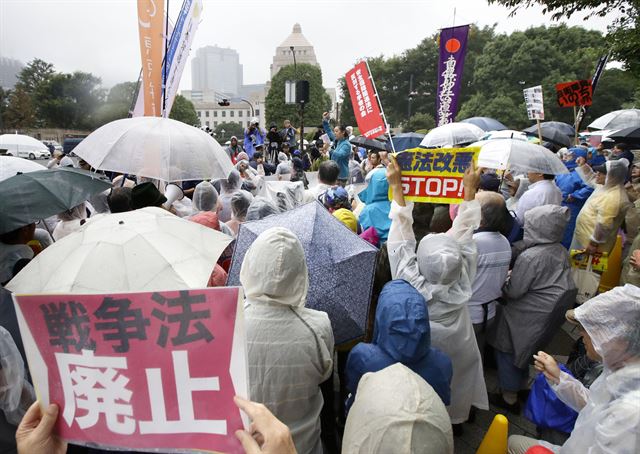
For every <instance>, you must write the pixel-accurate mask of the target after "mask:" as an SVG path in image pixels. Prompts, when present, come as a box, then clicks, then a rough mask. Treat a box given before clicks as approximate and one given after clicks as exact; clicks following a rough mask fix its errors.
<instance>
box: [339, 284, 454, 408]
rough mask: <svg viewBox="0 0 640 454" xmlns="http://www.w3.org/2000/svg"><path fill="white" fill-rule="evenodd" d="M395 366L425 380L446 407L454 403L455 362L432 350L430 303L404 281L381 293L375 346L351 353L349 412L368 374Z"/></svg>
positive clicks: (364, 344)
mask: <svg viewBox="0 0 640 454" xmlns="http://www.w3.org/2000/svg"><path fill="white" fill-rule="evenodd" d="M395 363H402V364H404V365H405V366H407V367H408V368H409V369H411V370H412V371H414V372H415V373H416V374H418V375H420V376H421V377H422V378H423V379H425V380H426V381H427V383H429V384H430V385H431V386H432V387H433V389H434V390H435V391H436V393H438V396H439V397H440V399H442V402H444V404H445V405H449V404H450V403H451V389H450V387H449V386H450V384H451V376H452V374H453V368H452V366H451V360H450V359H449V357H448V356H447V355H446V354H444V353H442V352H441V351H440V350H438V349H436V348H432V347H431V330H430V328H429V314H428V310H427V304H426V302H425V300H424V297H423V296H422V295H421V294H420V292H418V291H417V290H416V289H415V288H413V287H412V286H411V284H409V283H408V282H406V281H403V280H395V281H391V282H389V283H387V284H386V285H385V286H384V287H383V289H382V292H381V293H380V296H379V298H378V306H377V308H376V319H375V326H374V331H373V341H372V343H370V344H366V343H359V344H358V345H356V346H355V347H354V348H353V350H351V353H349V358H348V359H347V369H346V376H347V389H348V390H349V392H350V394H351V396H350V397H349V403H348V404H347V409H348V408H349V407H350V406H351V402H353V398H354V397H355V396H356V390H357V388H358V382H359V381H360V378H361V377H362V376H363V375H364V374H365V373H367V372H377V371H379V370H382V369H384V368H385V367H387V366H390V365H392V364H395Z"/></svg>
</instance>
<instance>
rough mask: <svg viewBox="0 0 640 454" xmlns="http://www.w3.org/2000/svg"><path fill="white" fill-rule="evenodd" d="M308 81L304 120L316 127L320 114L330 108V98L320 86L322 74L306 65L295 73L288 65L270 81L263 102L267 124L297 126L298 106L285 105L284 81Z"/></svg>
mask: <svg viewBox="0 0 640 454" xmlns="http://www.w3.org/2000/svg"><path fill="white" fill-rule="evenodd" d="M287 80H308V81H309V102H308V103H307V104H305V106H304V118H305V124H306V125H316V124H318V122H319V121H320V119H321V118H322V113H323V112H326V111H328V110H329V109H330V107H331V98H330V97H329V95H328V94H327V92H326V91H325V89H324V87H323V86H322V72H321V71H320V68H318V67H317V66H314V65H309V64H307V63H301V64H299V65H298V67H297V71H296V69H295V68H294V66H293V65H288V66H285V67H284V68H282V69H281V70H280V71H278V74H276V75H275V76H274V77H273V79H271V88H270V89H269V93H268V94H267V98H266V100H265V108H266V109H265V117H266V122H267V124H271V123H275V124H277V125H281V124H282V123H283V122H284V120H291V123H292V124H294V125H296V126H299V125H297V123H298V121H297V119H298V109H299V108H298V105H296V104H285V102H284V92H285V81H287Z"/></svg>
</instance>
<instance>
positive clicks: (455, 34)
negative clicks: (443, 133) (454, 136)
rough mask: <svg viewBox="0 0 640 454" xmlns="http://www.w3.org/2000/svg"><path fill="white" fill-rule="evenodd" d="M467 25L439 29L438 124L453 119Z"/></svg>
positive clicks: (465, 50)
mask: <svg viewBox="0 0 640 454" xmlns="http://www.w3.org/2000/svg"><path fill="white" fill-rule="evenodd" d="M468 36H469V26H468V25H461V26H460V27H451V28H443V29H442V30H441V31H440V61H439V63H438V98H437V100H436V120H437V123H438V126H442V125H444V124H447V123H452V122H453V121H455V118H456V114H457V113H458V98H459V97H460V87H461V83H462V68H463V67H464V56H465V55H466V53H467V37H468Z"/></svg>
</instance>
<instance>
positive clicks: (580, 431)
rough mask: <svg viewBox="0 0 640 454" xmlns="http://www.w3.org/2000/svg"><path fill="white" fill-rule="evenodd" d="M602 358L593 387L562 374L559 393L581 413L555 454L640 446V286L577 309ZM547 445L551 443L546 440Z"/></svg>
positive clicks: (617, 452) (616, 453)
mask: <svg viewBox="0 0 640 454" xmlns="http://www.w3.org/2000/svg"><path fill="white" fill-rule="evenodd" d="M575 319H576V320H577V321H578V322H579V323H580V324H581V325H582V327H583V328H584V330H585V331H586V333H587V334H588V335H589V337H590V338H591V341H592V343H593V347H594V349H595V351H596V352H597V353H598V354H599V355H600V356H601V357H602V362H603V364H604V370H603V372H602V374H601V375H600V377H598V378H597V379H596V380H595V381H594V382H593V384H592V385H591V387H590V388H589V389H587V388H585V387H584V386H583V385H582V383H580V382H579V381H578V380H576V379H575V378H573V377H571V376H570V375H568V374H566V373H564V372H562V373H561V376H560V384H558V385H553V386H552V387H553V389H554V391H555V392H556V394H557V395H558V397H559V398H560V399H561V400H562V401H563V402H565V403H566V404H567V405H569V406H570V407H572V408H573V409H574V410H577V411H579V414H578V419H577V420H576V423H575V426H574V429H573V432H572V433H571V437H569V439H568V440H567V441H566V442H565V443H564V445H563V446H562V447H559V446H554V447H553V449H554V451H555V452H559V453H561V454H573V453H587V452H588V453H611V454H635V453H637V452H638V449H639V448H640V288H638V287H636V286H633V285H629V284H627V285H625V286H624V287H616V288H614V289H613V290H610V291H608V292H606V293H602V294H600V295H598V296H596V297H595V298H592V299H590V300H589V301H587V302H586V303H584V304H583V305H582V306H580V307H578V308H577V309H575ZM542 444H544V445H545V446H548V445H547V444H546V443H544V442H542Z"/></svg>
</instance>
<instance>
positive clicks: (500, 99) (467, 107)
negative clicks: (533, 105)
mask: <svg viewBox="0 0 640 454" xmlns="http://www.w3.org/2000/svg"><path fill="white" fill-rule="evenodd" d="M471 117H489V118H495V119H497V120H499V121H500V122H502V123H504V124H505V125H506V126H508V127H509V128H511V129H523V128H526V127H527V126H529V125H530V124H531V122H530V121H529V120H528V119H527V112H526V107H525V104H524V99H522V101H521V102H520V103H516V102H514V100H513V99H512V98H510V97H509V96H506V95H497V96H494V97H486V96H485V95H484V94H482V93H476V94H474V95H473V96H471V98H469V99H468V100H467V102H465V103H464V104H463V105H462V108H461V109H460V111H459V112H458V116H457V118H458V119H460V120H464V119H465V118H471Z"/></svg>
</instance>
